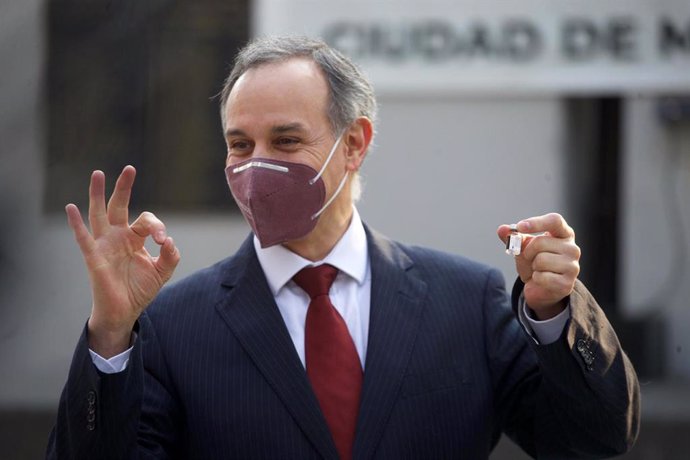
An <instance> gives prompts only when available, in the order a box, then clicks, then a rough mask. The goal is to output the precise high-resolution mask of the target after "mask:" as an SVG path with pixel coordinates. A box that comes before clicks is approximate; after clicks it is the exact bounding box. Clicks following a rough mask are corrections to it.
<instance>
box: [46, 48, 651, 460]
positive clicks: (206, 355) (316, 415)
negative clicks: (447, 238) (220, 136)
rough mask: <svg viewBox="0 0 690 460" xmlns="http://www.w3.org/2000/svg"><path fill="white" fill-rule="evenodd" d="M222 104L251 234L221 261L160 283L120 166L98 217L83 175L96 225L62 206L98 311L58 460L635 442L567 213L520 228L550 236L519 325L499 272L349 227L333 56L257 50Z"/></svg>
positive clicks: (522, 288) (344, 87)
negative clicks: (502, 439)
mask: <svg viewBox="0 0 690 460" xmlns="http://www.w3.org/2000/svg"><path fill="white" fill-rule="evenodd" d="M221 111H222V120H223V128H224V132H225V136H226V142H227V148H228V150H227V153H228V155H227V160H226V166H227V168H226V175H227V179H228V184H229V187H230V189H231V191H232V193H233V196H234V198H235V200H236V201H237V203H238V206H239V207H240V210H241V211H242V213H243V214H244V216H245V218H246V219H247V221H248V223H249V224H250V225H251V227H252V229H253V230H254V235H253V236H250V237H249V238H248V239H247V240H246V241H245V242H244V244H243V245H242V247H241V248H240V249H239V250H238V252H237V253H236V254H235V255H233V256H232V257H230V258H228V259H225V260H223V261H221V262H219V263H218V264H216V265H214V266H212V267H210V268H208V269H205V270H202V271H200V272H198V273H196V274H194V275H192V276H191V277H189V278H186V279H185V280H182V281H180V282H179V283H176V284H175V285H173V286H171V287H168V288H166V289H164V290H162V291H161V292H160V293H159V290H160V289H161V287H162V286H163V284H164V283H165V282H166V281H167V280H168V279H169V278H170V276H171V275H172V272H173V270H174V268H175V266H176V265H177V263H178V261H179V259H180V254H179V251H178V249H177V248H176V246H175V244H174V242H173V240H172V239H171V238H170V237H169V236H167V233H166V229H165V226H164V224H163V223H162V222H161V221H160V220H158V219H157V218H156V217H155V216H154V215H153V214H150V213H143V214H142V215H140V216H139V217H138V218H137V219H136V220H135V221H134V222H133V223H132V224H131V225H130V224H129V218H128V203H129V196H130V192H131V189H132V184H133V182H134V176H135V171H134V168H132V167H129V166H128V167H126V168H125V169H124V170H123V172H122V174H121V175H120V177H119V179H118V180H117V183H116V185H115V190H114V192H113V194H112V196H111V198H110V201H109V202H108V204H107V206H106V204H105V191H104V188H105V187H104V177H103V174H102V173H101V172H98V171H97V172H94V174H93V175H92V177H91V186H90V192H89V196H90V205H89V221H90V224H91V233H89V231H88V230H87V229H86V227H85V225H84V223H83V221H82V219H81V217H80V215H79V211H78V209H77V208H76V206H74V205H68V206H67V208H66V210H67V215H68V220H69V224H70V226H71V227H72V229H73V231H74V234H75V237H76V239H77V242H78V243H79V247H80V249H81V251H82V253H83V255H84V259H85V262H86V265H87V267H88V271H89V275H90V279H91V286H92V291H93V307H92V312H91V316H90V317H89V320H88V324H87V327H86V328H85V330H84V333H83V335H82V337H81V339H80V341H79V344H78V346H77V350H76V352H75V355H74V359H73V362H72V366H71V369H70V374H69V379H68V382H67V384H66V387H65V390H64V392H63V395H62V399H61V402H60V410H59V415H58V422H57V425H56V428H55V429H54V431H53V433H52V435H51V439H50V445H49V450H48V456H49V457H51V458H57V457H59V458H62V457H66V458H72V457H77V458H138V457H144V458H204V459H209V458H295V459H306V458H338V457H340V458H468V459H480V458H487V457H488V455H489V453H490V451H491V449H492V448H493V446H494V445H495V443H496V442H497V440H498V438H499V436H500V434H501V432H505V433H507V434H508V435H509V436H510V437H511V438H512V439H514V440H515V441H516V442H517V443H518V444H520V445H521V446H522V447H523V448H524V449H525V450H526V451H527V452H528V453H530V454H531V455H533V456H538V457H540V458H573V457H574V458H577V457H580V456H606V455H615V454H617V453H620V452H623V451H625V450H627V449H628V448H629V447H630V446H631V445H632V443H633V442H634V439H635V437H636V435H637V430H638V424H639V389H638V384H637V380H636V377H635V374H634V371H633V369H632V366H631V365H630V363H629V361H628V359H627V357H626V356H625V354H624V353H623V352H622V350H621V349H620V345H619V343H618V341H617V339H616V336H615V334H614V332H613V330H612V329H611V326H610V325H609V323H608V322H607V320H606V318H605V316H604V314H603V312H602V311H601V310H600V309H599V307H598V306H597V305H596V303H595V301H594V300H593V299H592V298H591V296H590V295H589V293H588V292H587V290H586V289H585V288H584V286H583V285H582V284H581V283H580V282H579V281H577V280H576V277H577V274H578V272H579V265H578V260H579V256H580V254H579V248H578V247H577V245H576V244H575V242H574V233H573V230H572V229H571V228H570V227H569V226H568V225H567V224H566V222H565V221H564V220H563V219H562V218H561V217H560V216H559V215H556V214H548V215H545V216H540V217H534V218H530V219H525V220H523V221H521V222H520V223H519V224H518V230H520V231H521V232H524V233H530V234H541V233H543V234H542V235H540V236H525V239H524V242H523V247H522V254H521V255H519V256H517V257H516V266H517V270H518V272H519V276H520V280H519V281H518V282H517V283H516V287H515V289H514V291H513V304H514V307H515V309H516V310H517V313H518V315H519V316H520V320H521V322H522V323H523V324H524V327H525V329H526V330H527V332H528V333H525V331H523V329H522V327H521V326H520V325H519V322H518V320H517V319H516V316H515V314H514V313H513V311H511V309H510V308H509V306H508V299H507V296H506V294H505V291H504V288H503V280H502V279H501V277H500V275H499V274H498V273H497V271H496V270H492V269H488V268H486V267H484V266H481V265H479V264H476V263H473V262H470V261H468V260H466V259H463V258H461V257H457V256H452V255H448V254H443V253H440V252H437V251H432V250H428V249H422V248H416V247H408V246H404V245H401V244H399V243H396V242H393V241H390V240H388V239H386V238H385V237H383V236H381V235H379V234H377V233H375V232H374V231H373V230H371V229H369V228H368V227H366V226H364V225H363V224H362V222H361V220H360V218H359V215H358V214H357V211H356V209H355V208H354V206H353V195H356V194H357V190H356V189H357V187H358V182H357V181H358V177H357V172H358V171H359V168H360V167H361V165H362V162H363V160H364V158H365V156H366V154H367V150H368V148H369V146H370V144H371V140H372V138H373V135H374V127H373V120H374V119H375V111H376V104H375V100H374V97H373V91H372V89H371V86H370V85H369V83H368V82H367V81H366V79H365V78H363V77H362V75H361V74H360V72H359V71H358V70H357V68H356V67H355V66H354V65H353V64H352V63H351V62H350V61H349V60H347V59H346V58H345V57H343V56H342V55H340V54H339V53H338V52H336V51H334V50H332V49H330V48H329V47H328V46H326V45H325V44H323V43H321V42H318V41H312V40H308V39H298V38H278V39H264V40H258V41H255V42H253V43H251V44H249V45H248V46H247V47H246V48H245V49H243V50H242V51H241V52H240V54H239V56H238V58H237V60H236V62H235V67H234V69H233V71H232V73H231V74H230V76H229V77H228V79H227V81H226V84H225V88H224V90H223V93H222V104H221ZM509 233H510V229H509V227H508V226H506V225H502V226H500V227H499V229H498V236H499V238H501V239H502V240H504V241H505V240H506V238H507V237H508V234H509ZM149 236H151V237H152V238H153V240H154V241H155V242H156V243H158V244H159V245H160V246H161V248H160V256H158V257H151V256H150V255H149V254H148V253H147V252H146V250H145V249H144V247H143V244H144V241H145V239H146V238H148V237H149ZM331 283H332V284H331ZM530 335H531V337H530Z"/></svg>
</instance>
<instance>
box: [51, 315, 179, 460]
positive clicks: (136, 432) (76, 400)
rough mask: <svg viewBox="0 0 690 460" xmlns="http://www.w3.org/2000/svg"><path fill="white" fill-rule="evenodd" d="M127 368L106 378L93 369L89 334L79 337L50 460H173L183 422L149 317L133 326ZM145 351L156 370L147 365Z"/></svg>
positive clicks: (64, 389)
mask: <svg viewBox="0 0 690 460" xmlns="http://www.w3.org/2000/svg"><path fill="white" fill-rule="evenodd" d="M135 330H136V331H137V333H138V338H137V340H136V342H135V343H134V347H133V349H132V353H131V355H130V359H129V363H128V365H127V368H126V369H125V370H124V371H122V372H119V373H116V374H104V373H102V372H100V371H98V370H97V369H96V366H94V364H93V362H92V360H91V356H90V354H89V349H88V337H87V334H88V332H87V329H86V327H85V328H84V331H83V332H82V334H81V337H80V338H79V342H78V343H77V347H76V350H75V352H74V356H73V358H72V363H71V366H70V370H69V375H68V378H67V383H66V384H65V387H64V388H63V391H62V395H61V397H60V405H59V408H58V416H57V422H56V425H55V427H54V428H53V431H52V432H51V434H50V439H49V442H48V449H47V453H46V458H49V459H63V458H69V459H94V458H98V459H137V458H156V459H160V458H174V457H175V455H171V452H175V449H174V446H173V443H174V442H175V441H174V440H176V439H177V437H176V431H177V426H178V423H177V421H178V420H179V417H178V416H177V414H178V410H177V405H176V404H175V399H174V398H173V397H172V395H171V394H170V392H169V391H168V390H167V388H166V385H165V381H166V378H165V377H166V376H165V371H164V363H163V361H162V359H161V358H160V357H159V356H157V355H158V353H157V347H156V342H157V341H156V337H155V333H154V332H153V330H152V328H151V327H150V324H149V322H148V319H147V318H146V317H145V315H142V317H141V318H140V319H139V322H138V323H137V325H136V326H135ZM143 349H146V353H147V355H148V354H150V355H151V362H152V365H151V366H148V362H149V356H147V358H146V361H147V367H148V368H147V369H145V368H144V365H143Z"/></svg>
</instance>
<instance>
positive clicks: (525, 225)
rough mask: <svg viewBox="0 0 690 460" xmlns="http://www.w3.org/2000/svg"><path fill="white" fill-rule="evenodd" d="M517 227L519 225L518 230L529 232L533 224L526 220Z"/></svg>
mask: <svg viewBox="0 0 690 460" xmlns="http://www.w3.org/2000/svg"><path fill="white" fill-rule="evenodd" d="M517 225H518V230H520V231H521V232H528V231H529V229H530V227H531V224H530V223H529V222H528V221H526V220H521V221H520V222H518V223H517Z"/></svg>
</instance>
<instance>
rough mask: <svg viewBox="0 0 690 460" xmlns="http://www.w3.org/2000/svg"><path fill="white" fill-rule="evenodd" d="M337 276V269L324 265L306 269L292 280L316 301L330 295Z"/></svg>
mask: <svg viewBox="0 0 690 460" xmlns="http://www.w3.org/2000/svg"><path fill="white" fill-rule="evenodd" d="M336 276H338V269H337V268H335V267H334V266H332V265H328V264H323V265H319V266H318V267H305V268H303V269H302V270H300V271H299V272H297V274H296V275H295V276H294V277H293V278H292V279H293V280H294V281H295V283H297V285H298V286H299V287H301V288H302V289H304V291H305V292H306V293H307V294H309V297H310V298H311V299H314V298H315V297H318V296H321V295H328V292H329V291H330V290H331V285H332V284H333V281H334V280H335V277H336Z"/></svg>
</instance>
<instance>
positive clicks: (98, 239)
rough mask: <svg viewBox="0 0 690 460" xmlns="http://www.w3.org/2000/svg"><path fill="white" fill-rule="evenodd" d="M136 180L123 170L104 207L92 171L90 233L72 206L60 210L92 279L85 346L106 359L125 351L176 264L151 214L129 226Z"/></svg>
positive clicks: (99, 176)
mask: <svg viewBox="0 0 690 460" xmlns="http://www.w3.org/2000/svg"><path fill="white" fill-rule="evenodd" d="M135 176H136V170H135V169H134V167H132V166H126V167H125V168H124V169H123V170H122V173H121V174H120V177H119V178H118V179H117V183H116V184H115V190H114V191H113V194H112V196H111V197H110V201H109V202H108V205H107V206H106V204H105V175H104V174H103V172H101V171H94V172H93V174H92V175H91V184H90V186H89V223H90V225H91V233H89V230H88V229H87V228H86V225H84V221H83V219H82V217H81V214H80V213H79V209H78V208H77V206H75V205H74V204H68V205H67V206H66V207H65V211H66V212H67V220H68V222H69V226H70V227H71V228H72V231H73V232H74V237H75V239H76V240H77V243H78V244H79V248H80V249H81V253H82V255H83V256H84V261H85V263H86V268H87V270H88V272H89V278H90V280H91V291H92V295H93V306H92V310H91V316H90V318H89V323H88V331H89V348H91V349H92V350H93V351H95V352H96V353H98V354H99V355H101V356H102V357H104V358H106V359H107V358H110V357H112V356H115V355H117V354H119V353H121V352H123V351H125V350H126V349H127V348H129V342H130V336H131V333H132V328H133V326H134V323H135V322H136V320H137V318H138V317H139V315H140V314H141V312H142V311H144V309H145V308H146V307H147V306H148V305H149V303H151V301H152V300H153V298H154V297H155V296H156V294H158V291H160V289H161V287H163V285H164V284H165V283H166V281H168V280H169V279H170V277H171V276H172V274H173V271H174V270H175V267H176V266H177V264H178V262H179V261H180V253H179V251H178V250H177V248H176V247H175V244H174V243H173V240H172V238H170V237H169V236H167V235H166V231H165V225H164V224H163V222H161V221H160V220H159V219H158V218H157V217H156V216H154V215H153V214H151V213H150V212H143V213H142V214H141V215H140V216H139V217H138V218H137V219H136V220H135V221H134V222H133V223H132V224H131V225H129V198H130V195H131V192H132V185H133V184H134V177H135ZM148 236H151V237H152V238H153V240H154V241H155V242H156V243H157V244H158V245H160V255H159V256H158V257H152V256H151V255H150V254H149V252H148V251H147V250H146V248H145V247H144V242H145V241H146V238H147V237H148Z"/></svg>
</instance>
